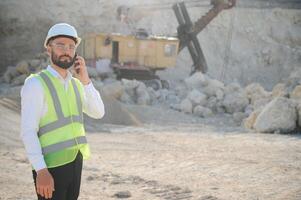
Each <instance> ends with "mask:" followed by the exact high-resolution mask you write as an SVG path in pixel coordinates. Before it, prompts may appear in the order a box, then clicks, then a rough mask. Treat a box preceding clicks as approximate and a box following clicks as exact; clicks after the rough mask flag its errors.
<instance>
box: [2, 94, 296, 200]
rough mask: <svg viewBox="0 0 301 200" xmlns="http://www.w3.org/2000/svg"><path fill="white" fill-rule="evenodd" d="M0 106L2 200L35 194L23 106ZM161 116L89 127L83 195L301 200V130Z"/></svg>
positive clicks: (90, 198) (86, 199)
mask: <svg viewBox="0 0 301 200" xmlns="http://www.w3.org/2000/svg"><path fill="white" fill-rule="evenodd" d="M0 109H1V113H0V119H1V123H0V160H1V169H0V177H1V178H0V188H1V189H0V200H4V199H5V200H8V199H10V200H30V199H35V194H34V187H33V183H32V178H31V167H30V165H29V164H28V161H27V159H26V156H25V152H24V148H23V146H22V144H21V141H20V138H19V124H20V114H19V105H18V104H17V103H14V102H13V101H7V100H5V101H1V102H0ZM136 109H139V108H138V107H137V108H136ZM143 109H145V108H143ZM152 109H153V108H152ZM132 111H133V109H132ZM136 111H137V110H136ZM162 112H165V111H162ZM141 113H142V112H141ZM145 113H147V112H144V114H145ZM136 114H137V112H136ZM160 116H161V117H163V118H164V115H163V113H162V115H161V114H160ZM139 117H140V118H141V116H139ZM144 117H145V119H146V118H147V116H144ZM148 117H149V116H148ZM173 117H174V119H176V118H177V119H178V120H179V121H180V120H181V117H182V119H184V117H183V116H181V115H180V114H179V115H178V116H173ZM155 118H156V119H158V118H157V117H155ZM155 118H154V119H155ZM174 119H172V121H174ZM148 120H149V121H151V120H150V119H148ZM188 120H189V119H188V118H187V121H188ZM223 120H224V121H223ZM160 121H161V123H159V121H158V120H157V122H158V123H154V122H155V120H154V121H152V122H151V123H152V124H157V125H151V124H148V125H144V126H143V127H136V128H133V127H126V126H113V125H98V126H99V127H98V131H97V132H90V133H89V134H88V140H89V142H90V144H91V149H92V153H93V156H92V158H91V159H90V160H88V161H86V162H85V165H84V171H83V181H82V190H81V196H80V199H82V200H95V199H104V200H106V199H115V198H116V197H114V194H115V193H116V192H120V191H129V192H130V193H131V198H129V199H133V200H144V199H145V200H157V199H166V200H180V199H191V200H228V199H229V200H230V199H231V200H233V199H237V200H238V199H239V200H241V199H243V200H244V199H246V200H255V199H256V200H257V199H264V200H300V199H301V149H300V146H301V137H300V134H299V135H279V134H256V133H247V132H246V131H244V130H243V129H241V128H239V127H236V128H235V127H231V126H230V125H229V123H228V121H229V120H227V118H220V119H211V120H210V121H211V122H210V121H207V122H198V123H194V124H189V123H187V121H186V122H185V123H183V124H180V123H176V124H175V123H168V122H166V123H165V122H164V123H165V125H163V124H162V120H160ZM214 121H216V122H217V121H218V122H219V123H214ZM226 122H227V123H228V124H227V123H226ZM225 123H226V124H225ZM158 124H161V125H158ZM216 124H219V125H218V126H217V125H216ZM96 125H97V124H96ZM96 125H95V126H96Z"/></svg>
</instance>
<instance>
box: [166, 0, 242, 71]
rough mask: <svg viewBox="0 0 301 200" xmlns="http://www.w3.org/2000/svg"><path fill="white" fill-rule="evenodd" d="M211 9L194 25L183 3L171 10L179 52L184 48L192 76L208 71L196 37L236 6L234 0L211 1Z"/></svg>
mask: <svg viewBox="0 0 301 200" xmlns="http://www.w3.org/2000/svg"><path fill="white" fill-rule="evenodd" d="M211 4H212V5H213V7H212V8H211V9H210V10H209V11H208V12H207V13H206V14H205V15H204V16H202V17H201V18H200V19H198V20H197V21H196V22H195V23H192V21H191V19H190V17H189V14H188V12H187V9H186V6H185V4H184V2H181V3H176V4H174V5H173V7H172V8H173V10H174V13H175V15H176V18H177V20H178V23H179V26H178V29H177V31H178V38H179V40H180V44H179V52H180V51H181V50H182V49H184V48H185V47H187V48H188V51H189V53H190V55H191V58H192V60H193V70H192V74H193V73H194V72H196V71H202V72H203V73H206V72H207V70H208V67H207V63H206V59H205V56H204V54H203V51H202V48H201V46H200V43H199V41H198V39H197V35H198V34H199V33H200V32H201V31H202V30H203V29H204V28H205V27H206V26H207V25H208V24H209V23H210V22H211V21H212V20H213V19H214V18H215V17H216V16H217V15H218V14H219V13H220V12H221V11H222V10H225V9H230V8H232V7H233V6H235V4H236V0H227V2H225V0H211Z"/></svg>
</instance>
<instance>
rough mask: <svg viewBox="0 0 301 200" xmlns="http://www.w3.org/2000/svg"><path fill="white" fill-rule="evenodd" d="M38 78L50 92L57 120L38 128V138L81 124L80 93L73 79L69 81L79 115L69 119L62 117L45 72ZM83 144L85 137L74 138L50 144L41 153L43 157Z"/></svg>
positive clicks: (52, 86) (51, 84)
mask: <svg viewBox="0 0 301 200" xmlns="http://www.w3.org/2000/svg"><path fill="white" fill-rule="evenodd" d="M40 76H41V78H42V79H43V81H44V82H45V84H46V86H47V87H48V89H49V91H50V95H51V98H52V101H53V104H54V108H55V112H56V115H57V118H58V119H57V120H56V121H54V122H51V123H49V124H46V125H44V126H42V127H40V128H39V131H38V136H39V137H41V136H42V135H44V134H46V133H48V132H50V131H53V130H56V129H58V128H61V127H63V126H66V125H69V124H72V123H73V122H79V123H83V112H82V102H81V98H80V93H79V90H78V88H77V86H76V83H75V81H74V80H73V79H71V83H72V87H73V90H74V93H75V97H76V104H77V109H78V113H79V115H72V116H70V117H64V114H63V111H62V107H61V103H60V100H59V98H58V94H57V92H56V89H55V87H54V85H53V83H52V82H51V80H50V78H49V77H48V76H47V75H46V74H45V72H41V73H40ZM85 143H87V139H86V137H85V136H80V137H77V138H74V139H71V140H67V141H63V142H59V143H56V144H52V145H49V146H46V147H42V152H43V155H45V154H48V153H53V152H55V151H60V150H63V149H65V148H68V147H72V146H75V145H77V144H85Z"/></svg>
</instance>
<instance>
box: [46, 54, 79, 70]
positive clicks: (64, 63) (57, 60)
mask: <svg viewBox="0 0 301 200" xmlns="http://www.w3.org/2000/svg"><path fill="white" fill-rule="evenodd" d="M63 57H68V59H67V58H65V59H63V60H61V58H63ZM75 59H76V55H75V56H74V57H73V58H72V57H71V56H68V55H62V56H59V57H58V55H57V54H55V53H54V52H53V51H52V52H51V61H52V63H53V64H55V65H56V66H58V67H60V68H62V69H69V68H70V67H71V66H72V65H73V64H74V62H75Z"/></svg>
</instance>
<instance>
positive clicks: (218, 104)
mask: <svg viewBox="0 0 301 200" xmlns="http://www.w3.org/2000/svg"><path fill="white" fill-rule="evenodd" d="M294 74H295V72H294V73H292V76H294V77H295V75H294ZM300 77H301V76H300ZM299 79H301V78H299ZM299 79H297V78H296V77H295V78H292V79H290V80H289V81H288V82H287V83H279V84H277V85H276V86H275V87H274V88H273V90H272V91H266V90H265V89H264V88H263V87H262V86H261V85H260V84H258V83H252V84H250V85H248V86H246V87H245V88H242V87H241V86H240V85H239V84H237V83H231V84H228V85H225V84H224V83H222V82H220V81H218V80H215V79H211V78H210V77H209V76H207V75H204V74H202V73H200V72H199V73H195V74H194V75H192V76H191V77H188V78H187V79H185V80H184V82H183V84H180V85H178V86H177V87H175V88H173V89H169V90H167V89H160V90H154V89H152V88H150V87H147V86H146V85H145V84H144V83H143V82H140V81H137V80H122V81H120V82H118V81H115V82H114V81H113V82H111V83H109V84H104V85H103V87H104V90H106V91H109V93H110V92H111V93H112V94H111V95H112V96H114V97H115V98H117V99H119V100H120V101H122V102H124V103H126V104H138V105H155V104H165V105H168V106H169V107H170V108H171V109H175V110H178V111H180V112H184V113H187V114H193V115H195V116H198V117H204V118H207V117H211V116H213V115H215V114H228V115H229V114H230V115H232V116H233V119H234V121H236V122H237V123H238V124H242V125H244V126H245V127H246V128H248V129H254V130H255V131H257V132H269V133H270V132H272V133H273V132H281V133H287V132H291V131H293V130H295V129H296V128H297V127H298V126H299V127H300V126H301V124H300V121H301V119H300V114H301V109H300V108H301V85H300V81H299ZM292 80H293V81H292Z"/></svg>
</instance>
